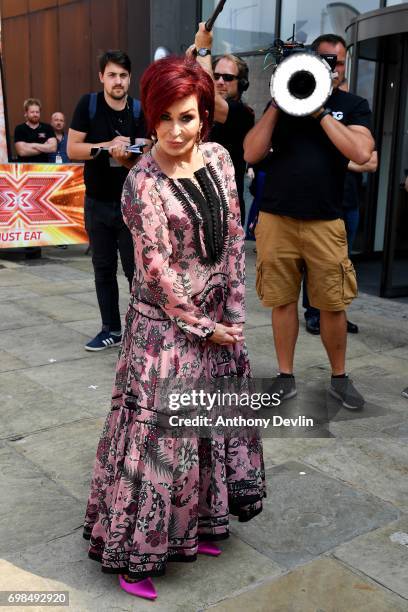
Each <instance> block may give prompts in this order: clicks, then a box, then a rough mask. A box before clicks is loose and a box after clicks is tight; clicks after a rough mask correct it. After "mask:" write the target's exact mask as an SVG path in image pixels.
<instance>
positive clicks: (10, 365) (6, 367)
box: [0, 332, 27, 372]
mask: <svg viewBox="0 0 408 612" xmlns="http://www.w3.org/2000/svg"><path fill="white" fill-rule="evenodd" d="M3 334H4V332H3V333H2V335H1V338H3ZM0 342H1V340H0ZM26 367H27V362H26V361H24V360H23V359H18V358H17V357H15V356H14V355H11V354H10V353H8V352H7V351H3V350H1V349H0V372H11V371H13V370H21V369H23V368H26Z"/></svg>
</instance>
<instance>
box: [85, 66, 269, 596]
mask: <svg viewBox="0 0 408 612" xmlns="http://www.w3.org/2000/svg"><path fill="white" fill-rule="evenodd" d="M141 98H142V106H143V111H144V114H145V117H146V120H147V124H148V129H149V131H150V132H151V134H152V139H153V141H154V143H155V144H154V146H153V148H152V150H151V151H150V152H149V153H147V154H145V155H144V156H143V157H142V158H141V160H140V162H139V164H138V165H137V167H135V168H133V169H132V170H131V171H130V173H129V175H128V178H127V180H126V183H125V185H124V189H123V195H122V210H123V217H124V219H125V222H126V223H127V225H128V227H129V229H130V231H131V232H132V235H133V242H134V249H135V261H136V272H135V276H134V280H133V287H132V293H131V299H130V305H129V308H128V312H127V315H126V327H125V332H124V336H123V341H122V347H121V351H120V354H119V360H118V364H117V369H116V380H115V385H114V389H113V399H112V407H111V411H110V413H109V415H108V417H107V420H106V423H105V427H104V430H103V434H102V437H101V440H100V443H99V446H98V451H97V457H96V464H95V469H94V475H93V480H92V485H91V492H90V497H89V500H88V506H87V513H86V520H85V528H84V536H85V537H86V538H88V539H90V548H89V556H90V557H91V558H92V559H96V560H98V561H100V562H101V564H102V570H103V571H105V572H109V573H117V574H119V575H120V576H119V580H120V585H121V587H122V588H123V589H124V590H125V591H127V592H129V593H131V594H133V595H137V596H140V597H145V598H148V599H154V598H155V597H156V591H155V588H154V585H153V583H152V581H151V577H153V576H160V575H162V574H164V573H165V568H166V564H167V562H170V561H187V562H188V561H194V560H195V559H196V556H197V553H204V554H210V555H213V556H218V555H219V554H220V553H221V550H220V549H219V548H218V547H217V546H216V545H215V544H214V543H213V542H214V541H217V540H222V539H225V538H227V537H228V535H229V523H228V515H229V514H234V515H236V516H238V518H239V520H240V521H248V520H250V519H251V518H252V517H254V516H256V515H257V514H258V513H259V512H261V510H262V499H263V497H264V495H265V488H264V470H263V460H262V447H261V442H260V440H259V437H258V436H256V435H254V434H252V435H251V436H248V435H247V436H245V435H239V436H237V434H236V433H235V437H234V436H233V435H227V434H225V433H219V432H215V431H211V433H210V434H209V435H207V437H206V438H204V437H200V436H199V435H198V434H195V435H193V434H191V433H190V435H189V434H188V433H185V434H183V435H184V437H177V435H173V434H174V431H173V432H172V431H170V432H169V430H167V432H165V433H164V434H162V435H159V431H160V427H159V425H160V422H161V420H163V419H162V417H163V412H165V410H164V408H165V407H164V404H165V403H166V402H165V401H164V400H163V397H164V396H163V394H161V396H160V392H159V391H160V385H161V384H162V383H163V382H164V383H165V384H166V385H167V388H168V387H169V386H170V387H172V389H173V390H174V389H177V390H178V392H180V390H183V391H186V390H189V391H190V390H191V389H192V388H193V386H194V384H196V385H198V384H199V381H202V380H206V381H207V382H208V381H210V383H211V381H212V382H213V383H215V382H216V381H217V379H218V380H220V378H223V377H226V376H228V377H231V376H233V377H236V380H241V381H242V380H245V379H246V378H248V377H249V376H250V367H249V362H248V353H247V349H246V346H245V344H244V338H243V335H242V325H243V323H244V318H245V304H244V273H245V271H244V232H243V229H242V227H241V225H240V209H239V202H238V197H237V190H236V186H235V180H234V168H233V165H232V162H231V159H230V157H229V154H228V152H227V151H226V150H225V149H224V148H223V147H221V146H220V145H218V144H215V143H203V142H202V140H203V139H205V137H206V135H207V133H208V131H209V128H210V127H211V124H212V120H213V114H214V86H213V82H212V79H211V78H210V76H209V75H208V74H207V73H206V72H205V71H204V70H203V69H202V68H201V67H200V66H199V65H198V64H197V63H196V62H194V61H191V60H186V59H184V58H183V59H182V58H165V59H161V60H158V61H157V62H154V63H153V64H152V65H151V66H149V68H148V69H147V70H146V71H145V73H144V75H143V77H142V80H141ZM229 380H231V379H229ZM169 397H170V396H169V395H167V396H166V399H167V400H168V398H169ZM172 397H173V399H174V394H173V396H172ZM178 397H180V393H178ZM173 409H174V407H173ZM174 414H175V413H174V412H173V413H172V415H174ZM207 415H208V412H207ZM169 421H170V424H172V425H173V422H172V420H171V418H170V419H169V418H168V419H167V422H169ZM207 424H208V423H207ZM174 429H177V427H175V428H174Z"/></svg>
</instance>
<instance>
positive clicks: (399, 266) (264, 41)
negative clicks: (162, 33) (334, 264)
mask: <svg viewBox="0 0 408 612" xmlns="http://www.w3.org/2000/svg"><path fill="white" fill-rule="evenodd" d="M199 4H200V7H199V10H200V11H201V16H202V19H203V20H204V21H205V19H207V18H208V16H209V15H210V14H211V12H212V11H213V10H214V6H216V4H217V0H203V1H202V2H201V3H199ZM367 14H368V16H366V15H367ZM352 24H355V25H354V26H353V25H352ZM293 26H294V28H295V36H296V39H297V40H299V41H300V42H303V43H305V44H310V43H311V42H312V41H313V40H314V39H315V38H316V37H317V36H319V35H320V34H327V33H335V34H339V35H340V36H343V37H344V38H345V39H346V41H347V45H348V66H347V75H348V80H349V83H350V89H351V91H353V92H355V93H357V94H358V95H361V96H363V97H364V98H367V100H368V101H369V104H370V106H371V108H372V109H373V119H374V120H373V132H374V135H375V139H376V145H377V149H378V151H379V168H378V172H377V173H375V174H372V175H364V178H363V188H362V191H361V207H360V214H361V219H360V225H359V231H358V234H357V238H356V241H355V244H354V255H355V257H356V259H357V261H358V260H360V261H364V262H369V263H367V265H366V268H367V269H368V267H370V266H371V267H370V270H369V272H368V276H369V277H370V278H371V281H369V285H370V289H371V290H373V291H374V292H375V293H377V294H380V295H382V296H386V297H397V296H408V232H407V227H408V194H407V192H406V191H405V190H404V186H403V185H404V180H405V177H406V176H407V173H408V93H407V92H408V3H404V2H399V1H398V0H387V1H386V0H381V1H380V0H349V1H348V2H325V1H324V0H310V1H308V2H306V1H305V0H228V1H227V2H226V4H225V7H224V10H223V12H222V13H221V15H220V16H219V18H218V20H217V22H216V27H215V29H214V52H215V53H217V54H222V53H237V54H239V55H242V56H244V57H245V60H246V61H247V63H248V65H249V80H250V88H249V90H248V91H247V93H246V101H247V103H248V104H249V105H250V106H252V107H253V108H254V110H255V113H256V116H257V117H259V116H260V114H261V113H262V112H263V109H264V108H265V104H266V103H267V101H268V100H269V99H270V92H269V80H270V76H271V69H270V68H269V69H268V67H267V64H268V61H266V62H265V57H266V52H267V49H268V48H269V47H270V46H271V45H272V44H273V41H274V40H275V39H276V38H281V39H283V40H286V39H288V38H289V37H291V36H292V32H293ZM364 265H365V264H364ZM364 265H363V266H362V267H363V268H364Z"/></svg>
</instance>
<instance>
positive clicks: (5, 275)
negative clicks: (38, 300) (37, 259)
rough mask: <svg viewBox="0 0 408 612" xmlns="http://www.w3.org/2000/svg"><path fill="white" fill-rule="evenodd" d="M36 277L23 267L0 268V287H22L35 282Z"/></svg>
mask: <svg viewBox="0 0 408 612" xmlns="http://www.w3.org/2000/svg"><path fill="white" fill-rule="evenodd" d="M35 281H36V277H35V276H33V275H32V274H30V273H29V272H27V271H26V270H24V268H23V267H21V266H19V267H18V268H12V269H6V270H0V287H22V286H26V285H29V284H30V283H35Z"/></svg>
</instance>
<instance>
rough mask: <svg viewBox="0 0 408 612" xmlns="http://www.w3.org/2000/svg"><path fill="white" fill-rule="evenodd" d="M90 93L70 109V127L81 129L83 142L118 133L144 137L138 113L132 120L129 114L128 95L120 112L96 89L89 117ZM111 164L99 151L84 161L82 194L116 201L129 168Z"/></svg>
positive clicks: (106, 200)
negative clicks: (94, 100) (83, 137)
mask: <svg viewBox="0 0 408 612" xmlns="http://www.w3.org/2000/svg"><path fill="white" fill-rule="evenodd" d="M89 100H90V94H86V95H84V96H82V98H81V99H80V100H79V102H78V105H77V107H76V109H75V111H74V115H73V117H72V122H71V128H72V129H73V130H77V131H78V132H85V133H86V138H85V142H90V143H95V144H97V143H98V142H109V141H111V140H112V139H113V138H115V137H116V136H118V134H120V135H121V136H130V139H131V143H132V144H133V143H134V139H135V138H145V136H146V133H145V127H144V121H143V116H142V113H141V114H140V117H139V119H138V120H137V121H136V120H135V118H134V115H133V100H132V98H130V97H128V100H127V105H126V107H125V108H124V109H123V110H121V111H115V110H114V109H113V108H111V107H110V106H109V105H108V104H107V102H106V100H105V97H104V95H103V92H99V93H98V96H97V102H96V113H95V116H94V117H93V119H91V118H90V116H89ZM113 163H115V162H114V160H113V159H112V158H111V157H110V155H109V153H108V152H107V151H102V153H100V154H99V155H98V157H96V158H95V159H91V160H87V161H85V168H84V181H85V190H86V194H87V195H88V196H89V197H91V198H95V199H96V200H103V201H105V202H119V201H120V198H121V195H122V187H123V183H124V182H125V179H126V177H127V174H128V172H129V170H128V169H127V168H125V167H124V166H113V165H111V164H113Z"/></svg>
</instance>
